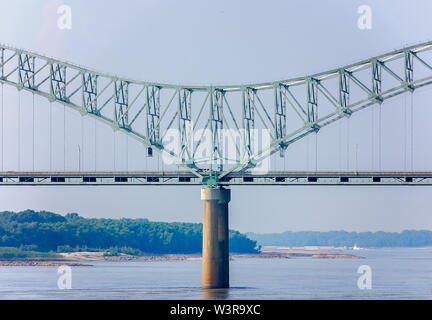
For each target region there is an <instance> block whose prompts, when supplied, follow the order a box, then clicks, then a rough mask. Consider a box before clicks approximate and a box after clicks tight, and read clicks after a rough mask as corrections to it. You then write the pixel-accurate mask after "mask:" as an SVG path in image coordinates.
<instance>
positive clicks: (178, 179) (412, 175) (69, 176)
mask: <svg viewBox="0 0 432 320" xmlns="http://www.w3.org/2000/svg"><path fill="white" fill-rule="evenodd" d="M201 183H202V181H201V179H200V178H198V177H197V176H196V175H194V174H192V173H191V172H187V171H183V172H179V171H175V172H141V171H139V172H0V186H2V185H3V186H11V185H16V186H20V185H21V186H25V185H27V186H28V185H47V186H49V185H53V186H59V185H193V186H196V185H200V184H201ZM220 185H223V186H230V185H231V186H235V185H280V186H290V185H310V186H313V185H315V186H318V185H321V186H322V185H326V186H328V185H334V186H338V185H356V186H365V185H368V186H379V185H394V186H429V185H432V172H278V171H276V172H266V173H253V174H252V173H247V172H244V173H231V174H230V175H228V176H226V177H225V178H224V179H221V181H220Z"/></svg>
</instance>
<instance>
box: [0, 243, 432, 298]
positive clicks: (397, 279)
mask: <svg viewBox="0 0 432 320" xmlns="http://www.w3.org/2000/svg"><path fill="white" fill-rule="evenodd" d="M347 253H354V254H356V255H361V256H363V257H365V259H312V258H293V259H249V258H242V259H235V260H233V261H231V262H230V272H231V274H230V283H231V288H230V289H226V290H202V289H201V288H200V284H201V283H200V282H201V262H200V261H128V262H110V261H95V262H90V263H91V264H93V265H94V266H93V267H72V270H71V271H72V279H71V284H72V289H65V290H61V289H59V288H58V284H57V282H58V279H59V277H60V276H61V274H58V273H57V272H58V268H57V267H0V299H260V300H261V299H432V248H410V249H405V248H404V249H402V248H401V249H366V250H361V251H354V252H352V251H351V252H349V251H347ZM84 263H86V262H84ZM87 263H88V262H87ZM361 265H368V266H369V267H370V268H371V271H372V277H371V286H372V288H371V289H363V290H361V289H359V288H358V285H357V282H358V279H359V277H360V276H361V274H359V273H357V270H358V267H359V266H361Z"/></svg>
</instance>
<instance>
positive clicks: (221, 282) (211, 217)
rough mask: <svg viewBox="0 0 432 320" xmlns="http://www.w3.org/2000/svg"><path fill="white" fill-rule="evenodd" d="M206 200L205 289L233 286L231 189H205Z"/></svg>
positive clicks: (203, 284)
mask: <svg viewBox="0 0 432 320" xmlns="http://www.w3.org/2000/svg"><path fill="white" fill-rule="evenodd" d="M201 200H202V201H203V206H204V212H203V248H202V287H203V288H207V289H208V288H228V287H229V249H228V203H229V201H230V200H231V190H229V189H223V188H203V189H201Z"/></svg>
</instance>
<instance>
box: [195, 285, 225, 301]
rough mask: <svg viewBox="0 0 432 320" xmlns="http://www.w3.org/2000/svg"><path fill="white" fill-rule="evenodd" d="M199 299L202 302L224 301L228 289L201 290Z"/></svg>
mask: <svg viewBox="0 0 432 320" xmlns="http://www.w3.org/2000/svg"><path fill="white" fill-rule="evenodd" d="M201 290H202V291H201V292H202V294H201V297H202V299H204V300H225V299H228V298H229V291H230V289H229V288H220V289H201Z"/></svg>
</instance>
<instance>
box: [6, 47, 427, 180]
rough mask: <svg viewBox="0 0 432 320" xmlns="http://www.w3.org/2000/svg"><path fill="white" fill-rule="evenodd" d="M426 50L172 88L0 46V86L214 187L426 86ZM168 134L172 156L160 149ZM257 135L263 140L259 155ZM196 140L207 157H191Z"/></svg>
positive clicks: (196, 150)
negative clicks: (264, 135)
mask: <svg viewBox="0 0 432 320" xmlns="http://www.w3.org/2000/svg"><path fill="white" fill-rule="evenodd" d="M431 49H432V42H427V43H422V44H419V45H415V46H411V47H407V48H403V49H400V50H395V51H393V52H390V53H387V54H383V55H380V56H377V57H373V58H370V59H366V60H363V61H360V62H358V63H354V64H351V65H347V66H344V67H340V68H336V69H333V70H330V71H326V72H321V73H317V74H313V75H309V76H305V77H298V78H293V79H288V80H284V81H277V82H267V83H256V84H249V85H238V86H237V85H229V86H224V85H220V86H182V85H172V84H163V83H153V82H147V81H136V80H133V79H127V78H121V77H116V76H112V75H109V74H106V73H101V72H96V71H92V70H90V69H87V68H84V67H80V66H78V65H74V64H71V63H67V62H64V61H60V60H57V59H53V58H49V57H46V56H43V55H41V54H37V53H34V52H30V51H25V50H21V49H17V48H13V47H10V46H5V45H0V83H2V84H7V85H11V86H14V87H16V88H17V89H18V90H26V91H29V92H32V93H34V94H37V95H40V96H43V97H45V98H47V99H48V100H49V101H51V102H58V103H61V104H64V105H66V106H68V107H70V108H72V109H74V110H76V111H78V112H80V113H81V114H82V115H83V116H91V117H94V118H96V119H97V120H99V121H102V122H104V123H106V124H108V125H110V126H111V127H112V128H113V129H114V130H120V131H122V132H124V133H125V134H128V135H129V136H130V137H133V138H135V139H137V140H139V141H140V142H141V143H142V144H143V145H144V146H145V147H146V148H148V154H149V155H152V152H153V150H156V151H158V152H161V153H162V154H165V155H168V156H169V157H171V158H172V159H173V160H174V162H175V164H177V165H179V166H181V167H183V168H186V169H187V170H188V171H189V172H191V174H192V175H193V176H194V177H196V178H198V179H200V181H202V182H203V183H204V184H209V185H218V184H219V183H220V182H222V181H223V180H224V179H225V180H226V179H228V178H229V177H230V176H232V175H235V174H238V173H239V172H246V171H247V170H248V169H250V168H253V167H255V166H256V165H257V163H259V162H260V161H261V160H262V159H264V158H265V157H269V156H270V155H272V154H273V153H275V152H278V151H280V152H283V150H285V149H286V148H288V147H289V146H290V145H291V144H292V143H294V142H296V141H298V140H300V139H302V138H303V137H305V136H307V135H309V134H311V133H314V132H318V131H319V130H320V128H322V127H324V126H327V125H329V124H331V123H333V122H335V121H337V120H340V119H343V118H346V117H349V116H351V115H352V114H353V113H354V112H356V111H359V110H362V109H364V108H366V107H368V106H371V105H374V104H381V103H383V102H384V101H385V100H387V99H389V98H391V97H393V96H396V95H399V94H402V93H404V92H407V91H411V92H412V91H413V90H414V89H416V88H419V87H422V86H426V85H428V84H431V83H432V56H431V55H430V53H431V52H432V50H431ZM429 61H430V62H429ZM171 129H175V130H176V132H177V137H176V138H177V139H178V142H179V148H174V149H170V148H168V144H167V142H166V140H165V138H166V136H167V135H168V134H169V132H170V130H171ZM257 129H261V130H262V129H267V130H268V132H269V136H270V139H269V141H267V142H266V143H264V145H261V146H259V147H258V143H257V140H258V137H257V136H256V130H257ZM207 131H208V132H210V135H209V137H207V138H205V132H207ZM226 132H228V134H226ZM196 137H198V139H196ZM206 140H207V142H208V143H210V145H211V148H210V152H207V153H206V154H205V155H202V154H199V151H200V144H202V143H203V141H206ZM262 144H263V143H262ZM232 147H234V148H235V151H234V153H233V154H234V156H233V157H231V158H229V159H227V157H226V152H225V151H226V149H227V148H232Z"/></svg>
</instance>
